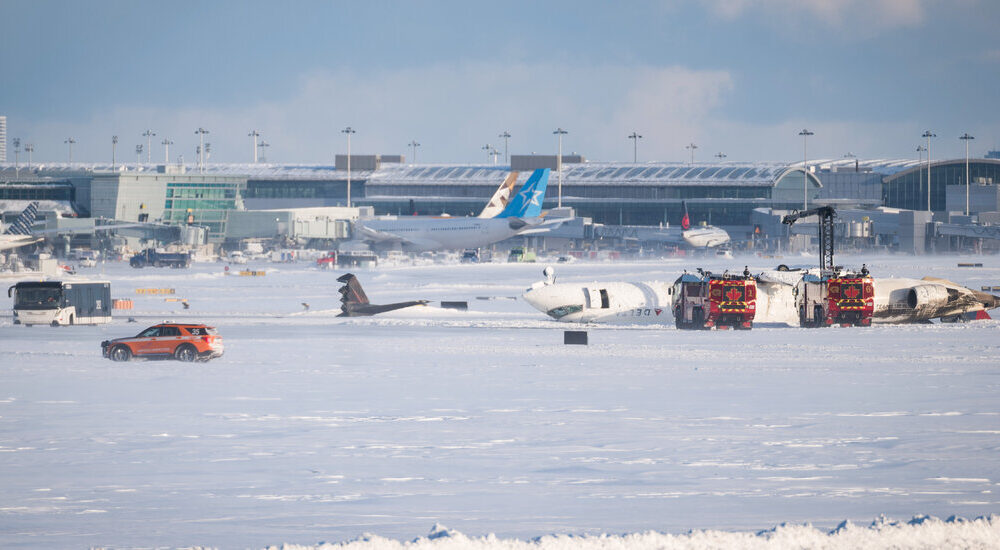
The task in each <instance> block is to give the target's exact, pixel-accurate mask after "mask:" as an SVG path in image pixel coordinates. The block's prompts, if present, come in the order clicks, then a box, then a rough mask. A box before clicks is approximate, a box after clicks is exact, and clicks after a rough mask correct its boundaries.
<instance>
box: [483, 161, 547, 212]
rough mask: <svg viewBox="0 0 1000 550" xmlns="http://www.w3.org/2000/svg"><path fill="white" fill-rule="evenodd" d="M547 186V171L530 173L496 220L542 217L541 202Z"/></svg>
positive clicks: (545, 169) (544, 169) (543, 169)
mask: <svg viewBox="0 0 1000 550" xmlns="http://www.w3.org/2000/svg"><path fill="white" fill-rule="evenodd" d="M548 185H549V169H548V168H542V169H540V170H535V171H534V172H532V173H531V177H530V178H528V181H526V182H524V185H522V186H521V190H520V191H518V192H517V195H514V198H513V199H511V201H510V204H508V205H507V208H504V210H503V212H500V213H499V214H497V216H496V217H498V218H536V217H538V216H540V215H542V201H544V200H545V188H546V187H548Z"/></svg>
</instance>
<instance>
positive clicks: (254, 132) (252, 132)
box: [247, 130, 260, 164]
mask: <svg viewBox="0 0 1000 550" xmlns="http://www.w3.org/2000/svg"><path fill="white" fill-rule="evenodd" d="M247 135H248V136H250V137H251V138H252V139H253V163H254V164H257V138H258V137H260V132H258V131H257V130H250V133H249V134H247Z"/></svg>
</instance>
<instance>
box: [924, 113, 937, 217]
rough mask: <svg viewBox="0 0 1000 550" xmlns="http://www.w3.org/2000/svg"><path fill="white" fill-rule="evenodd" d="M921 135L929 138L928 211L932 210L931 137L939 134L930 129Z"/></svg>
mask: <svg viewBox="0 0 1000 550" xmlns="http://www.w3.org/2000/svg"><path fill="white" fill-rule="evenodd" d="M920 137H922V138H927V211H928V212H930V211H931V138H932V137H937V134H934V133H931V131H930V130H926V131H924V133H923V135H921V136H920Z"/></svg>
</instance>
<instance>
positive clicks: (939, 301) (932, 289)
mask: <svg viewBox="0 0 1000 550" xmlns="http://www.w3.org/2000/svg"><path fill="white" fill-rule="evenodd" d="M947 304H948V289H947V288H945V287H943V286H941V285H917V286H915V287H912V288H911V289H910V292H909V293H907V295H906V305H908V306H910V308H911V309H924V308H928V307H930V308H940V307H944V306H945V305H947Z"/></svg>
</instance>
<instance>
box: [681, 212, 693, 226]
mask: <svg viewBox="0 0 1000 550" xmlns="http://www.w3.org/2000/svg"><path fill="white" fill-rule="evenodd" d="M690 227H691V218H689V217H688V213H687V212H685V213H684V217H683V218H681V229H689V228H690Z"/></svg>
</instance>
